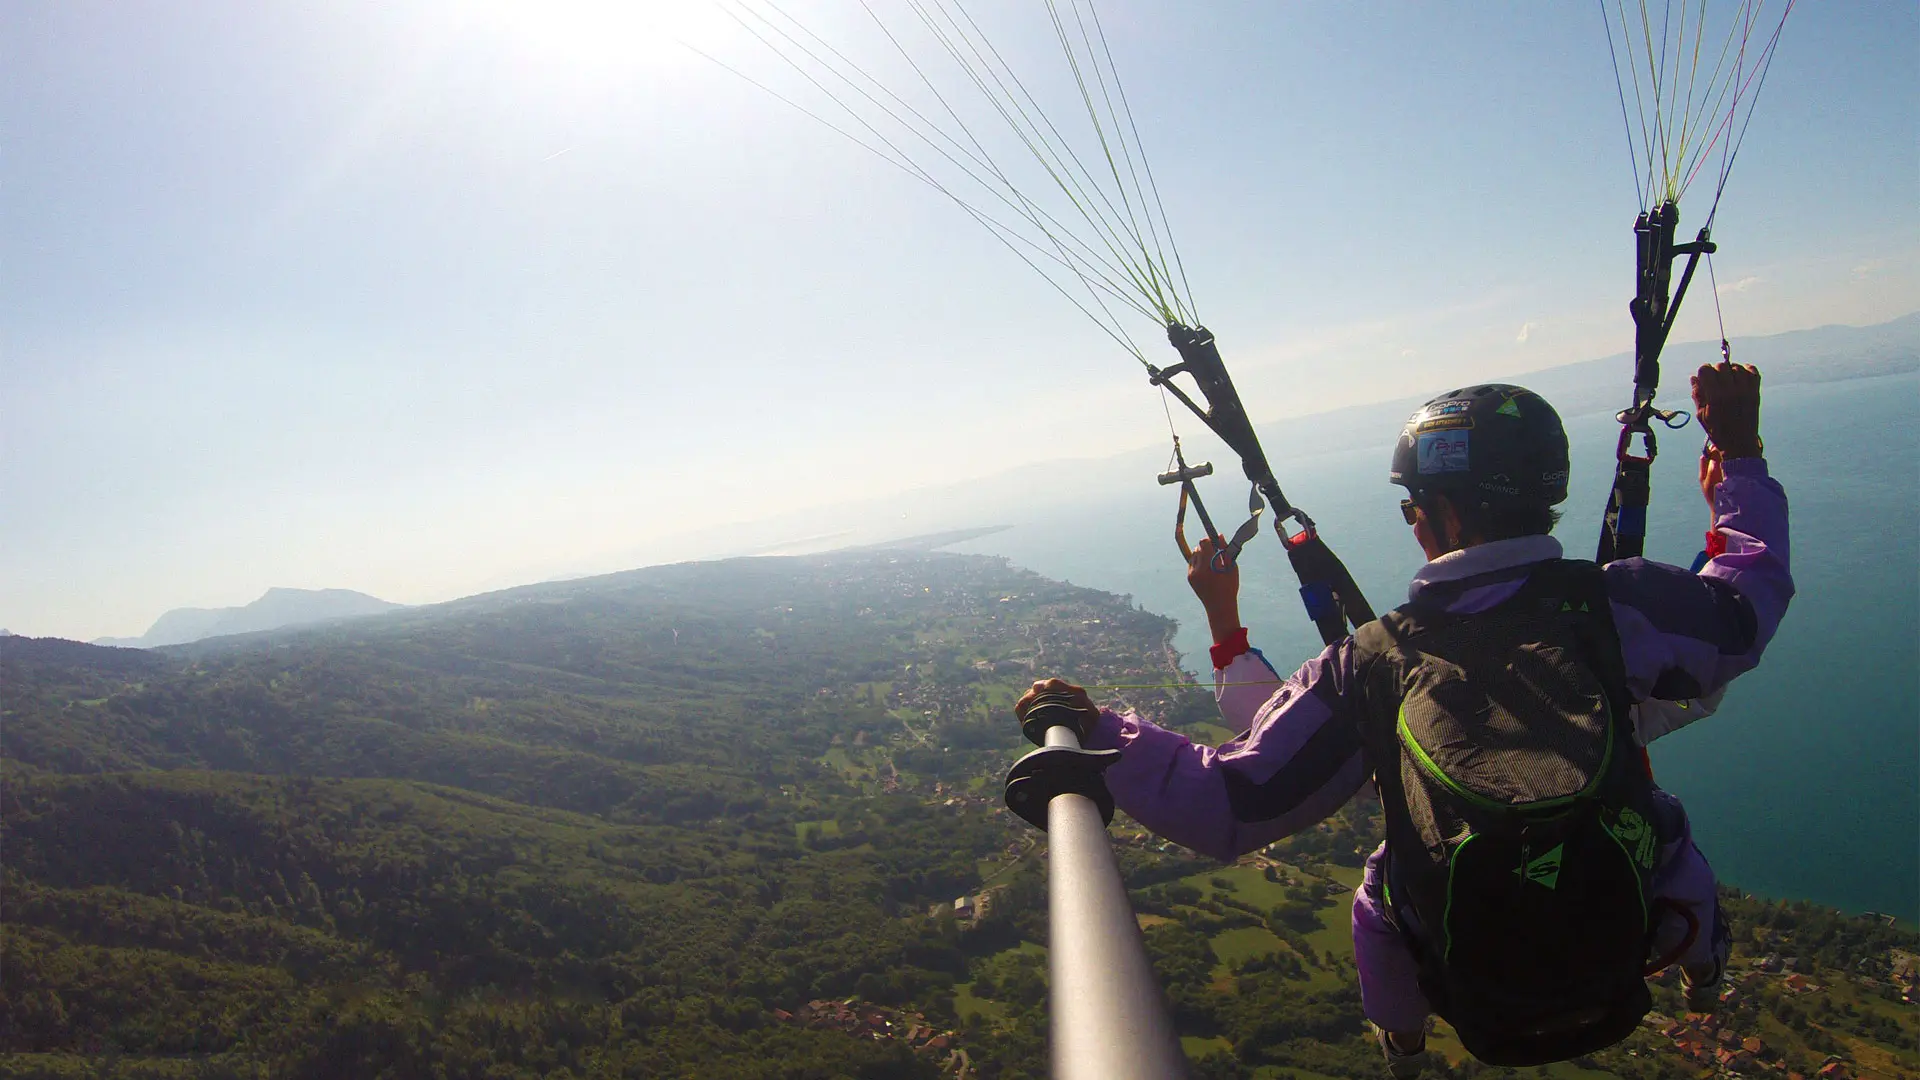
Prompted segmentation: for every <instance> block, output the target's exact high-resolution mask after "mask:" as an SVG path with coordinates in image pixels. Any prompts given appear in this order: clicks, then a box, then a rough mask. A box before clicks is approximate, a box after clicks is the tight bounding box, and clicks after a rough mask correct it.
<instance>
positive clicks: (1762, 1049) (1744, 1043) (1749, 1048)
mask: <svg viewBox="0 0 1920 1080" xmlns="http://www.w3.org/2000/svg"><path fill="white" fill-rule="evenodd" d="M1740 1049H1742V1050H1745V1051H1746V1052H1747V1053H1749V1054H1752V1055H1753V1056H1754V1057H1759V1056H1760V1055H1762V1054H1764V1053H1766V1052H1767V1044H1766V1043H1764V1042H1761V1041H1760V1036H1758V1035H1749V1036H1747V1037H1746V1038H1744V1039H1741V1040H1740Z"/></svg>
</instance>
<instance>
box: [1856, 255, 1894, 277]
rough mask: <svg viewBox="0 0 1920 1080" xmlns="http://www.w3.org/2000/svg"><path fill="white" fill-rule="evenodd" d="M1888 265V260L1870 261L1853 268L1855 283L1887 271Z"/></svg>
mask: <svg viewBox="0 0 1920 1080" xmlns="http://www.w3.org/2000/svg"><path fill="white" fill-rule="evenodd" d="M1887 264H1888V260H1886V259H1868V260H1867V261H1866V262H1863V263H1861V264H1860V265H1858V266H1856V267H1854V268H1853V278H1854V280H1855V281H1858V280H1860V279H1861V278H1869V277H1872V276H1873V275H1875V274H1877V273H1879V272H1880V271H1882V270H1885V269H1886V268H1887Z"/></svg>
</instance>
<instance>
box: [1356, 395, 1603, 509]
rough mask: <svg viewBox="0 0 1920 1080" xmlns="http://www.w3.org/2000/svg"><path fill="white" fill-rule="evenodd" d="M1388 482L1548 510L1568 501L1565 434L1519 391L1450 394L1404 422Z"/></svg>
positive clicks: (1540, 403)
mask: <svg viewBox="0 0 1920 1080" xmlns="http://www.w3.org/2000/svg"><path fill="white" fill-rule="evenodd" d="M1388 478H1389V479H1391V480H1392V481H1393V482H1394V483H1396V484H1399V485H1400V486H1401V487H1404V488H1406V489H1407V490H1408V491H1409V492H1412V493H1413V494H1414V495H1415V496H1418V495H1420V494H1422V493H1424V492H1429V491H1436V492H1444V493H1446V494H1449V495H1454V496H1466V497H1468V498H1473V497H1477V498H1478V500H1479V502H1480V503H1481V504H1482V505H1486V506H1526V505H1536V506H1537V505H1546V506H1553V505H1555V504H1558V503H1561V502H1564V501H1565V500H1566V498H1567V432H1566V429H1565V428H1563V427H1561V426H1560V414H1559V413H1556V412H1554V411H1553V406H1551V405H1549V404H1547V402H1546V399H1545V398H1543V397H1541V396H1540V395H1539V394H1536V393H1534V392H1533V391H1531V390H1528V389H1526V388H1524V387H1519V386H1509V385H1508V384H1506V383H1488V384H1486V385H1484V386H1469V387H1467V388H1465V389H1463V390H1449V391H1448V392H1446V393H1444V394H1441V395H1440V396H1439V397H1437V398H1434V399H1433V400H1432V401H1429V402H1427V403H1426V404H1425V405H1422V406H1420V408H1419V409H1418V410H1417V411H1415V412H1414V414H1413V415H1412V416H1411V417H1408V418H1407V426H1406V428H1405V429H1403V430H1402V431H1401V432H1400V441H1399V443H1397V444H1396V445H1395V446H1394V448H1393V469H1392V471H1391V472H1390V473H1389V474H1388Z"/></svg>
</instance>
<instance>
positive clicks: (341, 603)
mask: <svg viewBox="0 0 1920 1080" xmlns="http://www.w3.org/2000/svg"><path fill="white" fill-rule="evenodd" d="M405 606H406V605H404V604H395V603H392V602H390V601H387V600H382V599H380V598H379V597H377V596H368V595H367V594H366V593H363V592H355V591H353V590H352V589H268V590H267V591H266V592H265V593H262V594H261V596H260V599H258V600H255V601H254V602H253V603H251V604H247V605H245V606H243V607H226V608H174V609H173V610H172V611H169V612H167V613H166V614H164V615H162V616H160V617H159V618H158V619H155V620H154V623H153V625H152V626H151V627H148V628H147V632H146V633H145V634H142V635H141V636H139V637H137V638H96V639H95V640H94V642H93V643H94V644H95V645H113V646H119V647H122V648H135V649H154V648H158V647H160V646H162V645H184V644H186V643H188V642H191V641H199V640H201V639H203V638H211V637H224V636H226V635H228V634H251V633H256V632H259V631H262V630H281V629H285V628H287V627H290V626H305V625H308V624H310V623H317V622H327V621H329V620H332V619H352V618H357V617H359V616H362V615H378V614H380V613H381V612H383V611H392V610H394V609H395V608H401V607H405Z"/></svg>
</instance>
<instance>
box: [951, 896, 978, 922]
mask: <svg viewBox="0 0 1920 1080" xmlns="http://www.w3.org/2000/svg"><path fill="white" fill-rule="evenodd" d="M953 915H954V918H956V919H971V918H973V897H971V896H961V897H957V898H955V900H954V901H953Z"/></svg>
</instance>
